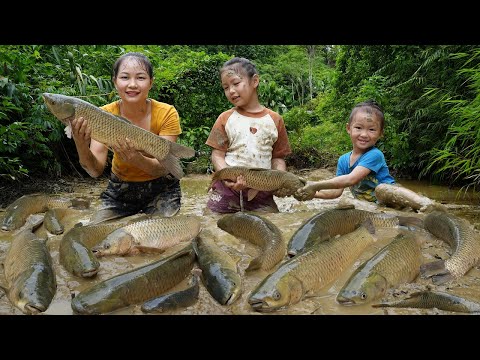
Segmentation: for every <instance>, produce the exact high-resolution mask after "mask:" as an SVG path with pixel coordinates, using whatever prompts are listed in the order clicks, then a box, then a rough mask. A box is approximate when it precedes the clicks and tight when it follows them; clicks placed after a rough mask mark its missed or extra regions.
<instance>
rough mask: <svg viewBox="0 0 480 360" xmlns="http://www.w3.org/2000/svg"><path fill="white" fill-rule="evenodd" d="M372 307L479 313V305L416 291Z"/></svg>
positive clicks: (464, 300)
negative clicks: (403, 297)
mask: <svg viewBox="0 0 480 360" xmlns="http://www.w3.org/2000/svg"><path fill="white" fill-rule="evenodd" d="M372 307H375V308H377V307H399V308H420V309H432V308H436V309H440V310H445V311H454V312H461V313H480V303H479V302H477V301H473V300H470V299H466V298H463V297H460V296H456V295H453V294H449V293H446V292H443V291H433V290H428V291H418V292H415V293H413V294H411V295H410V296H408V297H407V298H405V299H403V300H398V301H392V302H384V303H380V304H372Z"/></svg>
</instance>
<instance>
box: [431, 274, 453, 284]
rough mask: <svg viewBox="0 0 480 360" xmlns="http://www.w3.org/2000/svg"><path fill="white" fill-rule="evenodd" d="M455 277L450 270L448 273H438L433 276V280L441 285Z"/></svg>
mask: <svg viewBox="0 0 480 360" xmlns="http://www.w3.org/2000/svg"><path fill="white" fill-rule="evenodd" d="M453 279H454V276H453V275H452V274H451V273H450V272H448V274H438V275H433V276H432V282H433V283H434V284H435V285H441V284H444V283H446V282H447V281H450V280H453Z"/></svg>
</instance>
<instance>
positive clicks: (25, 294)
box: [4, 215, 57, 314]
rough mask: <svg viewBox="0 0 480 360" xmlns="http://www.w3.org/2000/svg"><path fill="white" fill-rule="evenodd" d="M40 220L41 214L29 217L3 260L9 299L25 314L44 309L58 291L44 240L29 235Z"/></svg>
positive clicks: (50, 258)
mask: <svg viewBox="0 0 480 360" xmlns="http://www.w3.org/2000/svg"><path fill="white" fill-rule="evenodd" d="M30 219H32V220H30ZM42 221H43V215H32V217H30V218H29V220H28V222H27V224H26V225H25V228H24V229H22V231H20V232H19V233H18V234H17V235H16V236H15V237H14V238H13V240H12V244H11V245H10V248H9V249H8V251H7V255H6V257H5V261H4V270H5V280H6V283H7V286H6V292H7V296H8V299H9V300H10V302H11V303H12V304H13V305H15V306H16V307H17V308H18V309H20V310H21V311H22V312H23V313H24V314H38V313H40V312H44V311H45V310H47V309H48V307H49V305H50V303H51V302H52V299H53V297H54V296H55V292H56V290H57V282H56V279H55V272H54V269H53V261H52V257H51V256H50V252H49V251H48V248H47V246H46V244H45V242H46V239H40V238H38V237H37V236H36V235H35V234H34V233H33V232H32V230H33V229H34V228H35V227H37V226H39V225H40V224H41V223H42Z"/></svg>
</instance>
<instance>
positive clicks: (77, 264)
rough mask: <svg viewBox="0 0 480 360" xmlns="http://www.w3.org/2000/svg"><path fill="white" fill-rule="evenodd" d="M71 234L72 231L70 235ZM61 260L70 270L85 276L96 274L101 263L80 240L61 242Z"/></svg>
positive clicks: (77, 274)
mask: <svg viewBox="0 0 480 360" xmlns="http://www.w3.org/2000/svg"><path fill="white" fill-rule="evenodd" d="M77 229H78V228H77ZM77 234H78V231H77ZM70 235H71V233H70V234H69V235H68V236H70ZM60 262H61V264H62V265H63V266H64V267H65V268H66V269H67V270H68V271H70V272H71V273H73V274H74V275H76V276H79V277H83V278H90V277H92V276H94V275H96V274H97V272H98V269H99V268H100V263H99V262H98V260H97V258H96V257H95V256H94V254H92V251H91V250H90V249H88V248H87V247H86V246H85V245H84V244H83V243H82V242H81V241H78V240H77V241H75V240H73V241H70V240H69V241H62V242H61V243H60Z"/></svg>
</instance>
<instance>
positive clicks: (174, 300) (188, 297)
mask: <svg viewBox="0 0 480 360" xmlns="http://www.w3.org/2000/svg"><path fill="white" fill-rule="evenodd" d="M195 270H199V269H193V270H192V273H193V274H192V277H191V279H190V281H189V282H188V286H187V288H186V289H183V290H179V291H174V292H169V293H167V294H165V295H161V296H159V297H157V298H154V299H151V300H148V301H146V302H145V303H144V304H143V305H142V307H141V308H140V309H141V310H142V311H143V312H144V313H162V312H165V311H171V310H177V309H182V308H186V307H189V306H191V305H193V304H195V303H196V302H197V300H198V295H199V292H200V281H199V276H200V273H201V271H198V272H195Z"/></svg>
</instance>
